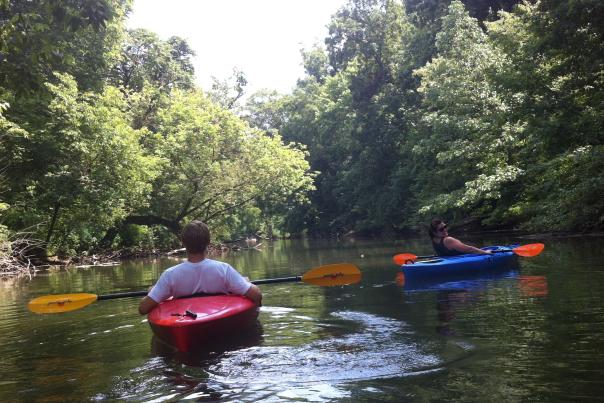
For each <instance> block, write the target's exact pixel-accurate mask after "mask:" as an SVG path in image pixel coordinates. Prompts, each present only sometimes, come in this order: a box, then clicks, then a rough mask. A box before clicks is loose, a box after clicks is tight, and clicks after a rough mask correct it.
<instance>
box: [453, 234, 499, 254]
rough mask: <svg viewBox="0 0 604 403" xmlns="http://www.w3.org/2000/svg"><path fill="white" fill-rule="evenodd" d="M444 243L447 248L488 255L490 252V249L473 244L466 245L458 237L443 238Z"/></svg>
mask: <svg viewBox="0 0 604 403" xmlns="http://www.w3.org/2000/svg"><path fill="white" fill-rule="evenodd" d="M444 244H445V246H446V247H447V248H448V249H453V250H456V251H458V252H463V253H477V254H479V255H488V254H490V253H491V251H490V250H482V249H479V248H475V247H474V246H470V245H466V244H465V243H463V242H461V241H460V240H459V239H456V238H453V237H450V236H449V237H446V238H445V240H444Z"/></svg>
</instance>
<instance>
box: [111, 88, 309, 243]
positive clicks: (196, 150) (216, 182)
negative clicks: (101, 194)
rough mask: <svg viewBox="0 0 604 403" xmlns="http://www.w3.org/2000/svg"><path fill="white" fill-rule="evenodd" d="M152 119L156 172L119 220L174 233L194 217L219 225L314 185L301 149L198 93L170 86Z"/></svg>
mask: <svg viewBox="0 0 604 403" xmlns="http://www.w3.org/2000/svg"><path fill="white" fill-rule="evenodd" d="M158 119H159V122H158V134H157V135H155V136H153V137H152V138H150V139H149V140H148V143H147V144H148V148H149V149H150V150H151V152H153V154H154V155H156V156H157V158H160V159H161V161H162V164H161V172H160V173H159V175H158V176H157V177H156V179H155V181H154V183H153V191H152V192H151V195H150V204H149V206H148V207H144V208H139V209H138V210H137V211H136V214H131V215H130V216H128V217H126V218H125V220H124V221H123V223H124V224H138V225H162V226H165V227H167V228H169V229H170V230H171V231H173V232H174V233H178V232H179V230H180V227H181V225H182V223H183V222H184V221H186V220H189V219H191V218H193V217H196V218H199V219H202V220H205V221H208V222H210V221H212V222H215V223H217V224H216V225H220V223H221V220H226V219H227V217H228V215H229V214H233V212H237V211H239V210H241V209H243V208H244V207H245V206H248V205H252V204H253V203H254V202H257V201H259V200H264V201H265V203H269V202H270V203H272V204H278V203H284V200H286V199H288V198H289V197H291V195H292V194H293V193H296V192H299V193H300V194H299V196H300V197H303V194H304V192H305V191H306V190H307V189H308V188H310V186H311V184H312V181H311V178H310V176H309V174H308V172H307V171H308V164H307V163H306V161H305V159H304V158H305V155H304V153H303V151H301V150H300V149H298V148H297V147H296V146H295V145H293V144H291V145H284V144H283V143H282V141H281V138H280V137H279V136H277V135H275V136H270V137H269V136H266V135H265V134H263V133H262V132H260V131H258V130H252V129H250V128H249V126H247V125H246V124H245V123H244V122H243V121H242V120H241V119H239V118H238V117H236V116H235V115H233V114H232V113H231V112H229V111H226V110H225V109H222V108H221V107H220V106H218V105H216V104H214V103H212V102H211V101H210V100H209V99H208V98H206V97H205V96H203V95H202V94H201V93H199V92H183V91H174V92H173V93H172V96H171V100H170V104H169V105H168V107H166V108H165V109H162V110H161V111H160V112H159V114H158ZM109 235H110V236H112V235H115V232H114V233H113V234H111V233H110V234H109Z"/></svg>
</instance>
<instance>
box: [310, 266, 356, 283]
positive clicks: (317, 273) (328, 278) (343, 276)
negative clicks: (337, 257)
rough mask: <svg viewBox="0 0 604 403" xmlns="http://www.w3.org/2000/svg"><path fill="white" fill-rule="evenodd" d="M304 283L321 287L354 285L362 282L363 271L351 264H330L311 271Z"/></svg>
mask: <svg viewBox="0 0 604 403" xmlns="http://www.w3.org/2000/svg"><path fill="white" fill-rule="evenodd" d="M302 281H304V282H305V283H310V284H314V285H320V286H334V285H347V284H354V283H358V282H359V281H361V271H360V270H359V268H358V267H356V266H355V265H353V264H350V263H337V264H328V265H325V266H319V267H315V268H313V269H310V270H309V271H307V272H306V273H304V275H303V276H302Z"/></svg>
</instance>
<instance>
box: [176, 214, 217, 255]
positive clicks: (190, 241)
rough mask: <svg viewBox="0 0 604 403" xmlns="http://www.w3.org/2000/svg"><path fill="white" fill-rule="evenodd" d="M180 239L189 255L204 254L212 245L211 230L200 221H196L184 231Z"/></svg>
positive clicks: (189, 224)
mask: <svg viewBox="0 0 604 403" xmlns="http://www.w3.org/2000/svg"><path fill="white" fill-rule="evenodd" d="M180 239H181V241H182V243H183V245H185V249H186V250H187V253H203V252H205V251H206V248H207V247H208V245H209V244H210V229H209V228H208V226H207V225H206V224H205V223H204V222H202V221H199V220H194V221H191V222H190V223H188V224H187V225H185V227H184V228H183V229H182V233H181V235H180Z"/></svg>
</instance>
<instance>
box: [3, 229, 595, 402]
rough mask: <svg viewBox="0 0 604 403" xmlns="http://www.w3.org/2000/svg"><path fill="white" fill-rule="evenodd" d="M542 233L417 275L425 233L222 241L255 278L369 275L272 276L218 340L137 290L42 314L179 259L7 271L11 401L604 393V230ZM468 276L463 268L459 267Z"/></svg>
mask: <svg viewBox="0 0 604 403" xmlns="http://www.w3.org/2000/svg"><path fill="white" fill-rule="evenodd" d="M464 239H466V240H468V241H469V242H470V243H473V244H475V245H497V244H499V245H507V244H511V243H519V244H527V243H534V242H544V243H545V244H546V248H545V250H544V251H543V252H542V253H541V254H540V255H539V256H536V257H532V258H520V259H519V261H518V264H517V265H516V266H514V267H513V268H510V269H509V270H505V271H503V272H501V273H497V274H496V275H493V276H489V277H471V276H470V277H467V278H463V279H458V280H459V281H457V280H455V281H454V280H450V281H449V280H447V281H446V282H444V281H441V282H438V281H436V282H434V283H432V284H430V283H428V284H422V285H417V286H414V285H413V284H409V282H408V281H407V282H406V284H405V282H404V281H403V279H401V277H400V275H399V271H400V270H399V268H398V267H396V266H395V265H394V264H393V263H392V260H391V258H392V255H394V254H396V253H402V252H412V253H415V254H417V255H428V254H431V253H432V251H431V249H430V245H429V243H428V242H427V241H426V239H406V240H371V241H367V240H363V241H360V240H356V241H355V240H341V241H336V240H331V241H325V240H322V241H302V240H295V241H278V242H274V243H266V242H265V243H263V244H262V245H261V247H260V250H253V249H252V250H243V251H239V252H232V253H230V254H228V255H225V256H221V257H216V258H217V259H219V260H224V261H227V262H229V263H231V264H232V265H233V266H235V267H236V268H238V269H239V271H240V272H242V273H243V274H244V275H246V276H248V277H249V278H251V279H260V278H273V277H285V276H293V275H299V274H302V273H304V272H305V271H307V270H309V269H310V268H312V267H316V266H320V265H325V264H329V263H340V262H348V263H353V264H355V265H357V266H358V267H359V268H360V270H361V272H362V276H363V277H362V280H361V282H359V283H357V284H354V285H348V286H338V287H319V286H313V285H309V284H304V283H280V284H269V285H263V286H262V290H263V293H264V306H263V307H262V309H261V311H260V315H259V321H258V327H257V329H254V330H252V331H250V332H248V333H245V334H241V335H238V336H236V337H234V338H233V339H232V340H226V341H225V342H224V344H222V345H219V346H216V347H213V348H212V350H210V351H205V352H201V353H196V354H178V353H174V352H172V351H171V350H169V349H167V348H165V347H164V346H163V345H162V344H161V343H158V342H157V341H156V340H155V339H154V338H153V337H152V332H151V330H150V328H149V326H148V324H147V321H146V318H145V317H142V316H140V315H138V313H137V310H136V308H137V305H138V301H139V299H138V298H123V299H113V300H105V301H98V302H96V303H93V304H91V305H89V306H87V307H85V308H83V309H80V310H77V311H72V312H68V313H61V314H45V315H40V314H34V313H31V312H29V311H28V310H27V308H26V305H27V302H28V301H29V300H30V299H32V298H35V297H38V296H41V295H45V294H59V293H77V292H92V293H95V294H107V293H114V292H121V291H136V290H141V289H146V288H147V287H149V286H150V285H151V284H153V283H154V282H155V281H156V280H157V278H158V277H159V274H160V273H161V272H162V271H163V270H164V269H166V268H167V267H169V266H171V265H173V264H175V263H177V262H178V261H179V260H178V259H167V258H165V259H157V260H139V261H133V262H126V263H123V264H121V265H117V266H104V267H90V268H80V269H70V270H59V271H53V272H44V273H42V272H41V273H37V275H36V276H34V277H33V278H32V279H29V278H19V279H5V280H3V281H1V282H0V317H1V318H2V321H1V322H0V357H2V365H1V367H0V401H2V402H11V401H27V402H32V401H44V402H51V401H157V402H159V401H181V400H191V401H237V402H242V401H243V402H245V401H249V402H252V401H267V402H273V401H274V402H278V401H313V402H321V401H354V402H363V401H409V402H426V401H464V402H466V401H476V402H495V401H496V402H500V401H510V402H519V401H523V402H524V401H547V402H558V401H560V402H566V401H586V402H587V401H590V402H591V401H596V400H601V399H602V395H603V392H604V368H603V363H604V251H603V250H604V238H603V237H597V236H585V237H569V238H553V239H544V238H534V237H532V238H522V237H518V236H509V235H508V236H506V235H497V236H494V235H488V236H481V237H473V238H467V237H466V238H464ZM462 280H463V281H462Z"/></svg>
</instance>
